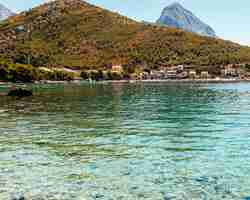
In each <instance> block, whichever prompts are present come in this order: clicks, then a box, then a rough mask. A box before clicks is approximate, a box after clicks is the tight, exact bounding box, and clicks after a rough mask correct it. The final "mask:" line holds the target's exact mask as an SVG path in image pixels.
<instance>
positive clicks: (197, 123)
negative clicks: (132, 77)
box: [0, 83, 250, 200]
mask: <svg viewBox="0 0 250 200" xmlns="http://www.w3.org/2000/svg"><path fill="white" fill-rule="evenodd" d="M8 87H11V86H8V85H0V199H1V200H2V199H3V200H6V199H7V200H8V199H13V198H14V197H18V196H23V195H24V196H26V197H28V198H31V199H32V198H33V199H39V198H40V199H41V198H43V199H51V200H70V199H73V200H92V199H103V200H111V199H113V200H118V199H120V200H123V199H124V200H130V199H131V200H135V199H136V200H137V199H138V200H141V199H150V200H172V199H178V200H182V199H188V200H190V199H192V200H193V199H194V200H196V199H197V200H200V199H204V200H210V199H211V200H212V199H215V200H217V199H218V200H220V199H243V200H244V199H245V200H247V199H249V197H250V84H248V83H237V84H202V85H191V84H183V85H178V84H169V85H168V84H164V83H159V84H153V83H148V84H146V83H145V84H131V85H129V84H113V85H112V84H106V85H104V84H97V85H88V84H81V85H76V84H75V85H74V84H69V85H40V86H38V85H31V86H29V87H32V88H33V90H34V92H35V96H34V97H32V98H24V99H21V100H16V99H11V98H7V97H5V96H3V94H4V93H6V91H8ZM1 94H2V95H1Z"/></svg>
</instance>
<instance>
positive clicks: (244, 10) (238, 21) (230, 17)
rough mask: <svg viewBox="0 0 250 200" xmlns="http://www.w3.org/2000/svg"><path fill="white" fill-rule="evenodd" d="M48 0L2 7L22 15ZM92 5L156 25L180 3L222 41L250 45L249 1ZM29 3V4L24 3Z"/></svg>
mask: <svg viewBox="0 0 250 200" xmlns="http://www.w3.org/2000/svg"><path fill="white" fill-rule="evenodd" d="M45 1H46V0H21V1H20V0H0V3H1V4H4V5H5V6H6V7H8V8H10V9H12V10H13V11H16V12H20V11H23V10H27V9H29V8H31V7H33V6H36V5H39V4H41V3H43V2H45ZM86 1H87V2H89V3H91V4H95V5H98V6H101V7H103V8H106V9H109V10H112V11H115V12H119V13H120V14H122V15H125V16H128V17H130V18H133V19H135V20H137V21H143V20H144V21H148V22H155V21H156V20H157V19H158V18H159V16H160V14H161V11H162V9H163V8H164V7H166V6H167V5H169V4H170V3H172V2H173V1H175V2H180V3H181V4H182V5H183V6H184V7H185V8H187V9H189V10H190V11H192V12H193V13H194V14H195V15H196V16H198V17H199V18H200V19H201V20H202V21H204V22H205V23H207V24H209V25H210V26H211V27H212V28H213V29H214V30H215V32H216V33H217V35H218V36H219V37H220V38H223V39H226V40H231V41H234V42H238V43H240V44H243V45H248V46H250V26H249V22H250V12H249V8H250V1H249V0H238V1H234V0H209V1H206V0H137V1H135V0H86ZM24 2H25V3H24Z"/></svg>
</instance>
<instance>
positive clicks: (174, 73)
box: [166, 70, 178, 79]
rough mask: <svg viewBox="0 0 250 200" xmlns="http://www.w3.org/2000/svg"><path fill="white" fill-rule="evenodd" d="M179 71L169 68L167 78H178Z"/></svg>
mask: <svg viewBox="0 0 250 200" xmlns="http://www.w3.org/2000/svg"><path fill="white" fill-rule="evenodd" d="M177 74H178V73H177V71H176V70H169V71H167V72H166V78H167V79H176V78H177Z"/></svg>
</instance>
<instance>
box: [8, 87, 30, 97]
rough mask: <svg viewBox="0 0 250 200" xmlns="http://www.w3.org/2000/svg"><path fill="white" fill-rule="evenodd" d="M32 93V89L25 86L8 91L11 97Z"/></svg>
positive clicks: (25, 95) (27, 95) (26, 95)
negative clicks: (24, 87)
mask: <svg viewBox="0 0 250 200" xmlns="http://www.w3.org/2000/svg"><path fill="white" fill-rule="evenodd" d="M32 95H33V93H32V91H30V90H27V89H23V88H18V89H13V90H11V91H10V92H9V93H8V96H10V97H29V96H32Z"/></svg>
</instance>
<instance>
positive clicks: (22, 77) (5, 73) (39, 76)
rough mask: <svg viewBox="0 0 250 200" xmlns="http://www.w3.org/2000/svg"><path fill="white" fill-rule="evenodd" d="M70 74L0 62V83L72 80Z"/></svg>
mask: <svg viewBox="0 0 250 200" xmlns="http://www.w3.org/2000/svg"><path fill="white" fill-rule="evenodd" d="M73 78H74V76H73V74H71V73H67V72H63V71H56V70H55V71H45V70H40V69H38V68H35V67H33V66H31V65H24V64H9V63H7V62H5V61H0V81H10V82H34V81H40V80H54V81H64V80H73Z"/></svg>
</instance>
